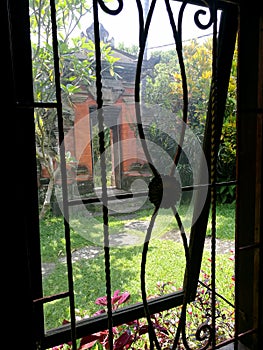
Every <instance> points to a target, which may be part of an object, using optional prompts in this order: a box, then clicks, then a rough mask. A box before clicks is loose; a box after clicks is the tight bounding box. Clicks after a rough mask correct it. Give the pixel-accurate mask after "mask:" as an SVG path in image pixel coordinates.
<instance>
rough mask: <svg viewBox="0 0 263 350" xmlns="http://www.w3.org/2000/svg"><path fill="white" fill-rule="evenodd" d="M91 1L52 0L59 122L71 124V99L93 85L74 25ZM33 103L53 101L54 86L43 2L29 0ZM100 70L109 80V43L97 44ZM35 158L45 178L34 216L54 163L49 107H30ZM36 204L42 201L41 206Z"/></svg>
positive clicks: (85, 45)
mask: <svg viewBox="0 0 263 350" xmlns="http://www.w3.org/2000/svg"><path fill="white" fill-rule="evenodd" d="M91 6H92V1H88V2H86V1H83V0H72V1H65V0H58V1H57V2H56V13H55V14H56V31H57V38H58V45H57V49H58V56H59V57H58V58H59V67H58V68H59V79H60V86H61V99H62V113H63V119H64V124H65V126H67V127H68V128H70V127H71V126H72V124H73V119H74V118H73V115H74V103H73V101H72V97H73V95H75V94H76V93H77V92H80V91H83V90H85V89H86V90H87V88H88V87H89V86H90V85H91V84H94V81H95V44H94V42H92V41H91V40H88V38H87V37H86V36H85V35H84V34H83V33H80V21H81V20H82V19H83V18H84V16H85V15H87V13H88V12H90V10H91ZM29 11H30V25H31V46H32V71H33V90H34V99H35V101H37V102H40V101H41V102H48V103H49V102H57V98H58V96H57V88H56V84H55V82H56V81H55V80H56V77H55V70H54V56H55V55H56V52H54V50H53V30H54V28H52V23H51V9H50V4H49V2H45V1H44V2H43V1H40V0H30V1H29ZM100 45H101V56H102V60H103V61H104V63H105V69H106V70H108V71H109V73H110V74H111V75H112V76H115V72H114V68H115V64H116V62H117V61H118V58H116V57H113V55H112V48H111V46H110V44H109V43H103V42H101V43H100ZM35 125H36V155H37V158H38V162H39V163H40V164H41V167H42V168H43V169H46V171H47V172H48V176H49V179H50V181H49V184H48V186H49V187H48V189H47V191H46V197H45V199H44V205H43V206H42V209H41V212H40V218H42V217H43V216H44V215H45V211H46V210H47V208H49V206H50V198H51V196H52V192H53V188H52V186H53V184H54V181H55V177H56V169H57V168H58V166H59V163H60V156H59V140H58V130H57V129H58V127H57V125H58V120H57V110H56V109H55V108H36V109H35ZM41 205H42V203H41Z"/></svg>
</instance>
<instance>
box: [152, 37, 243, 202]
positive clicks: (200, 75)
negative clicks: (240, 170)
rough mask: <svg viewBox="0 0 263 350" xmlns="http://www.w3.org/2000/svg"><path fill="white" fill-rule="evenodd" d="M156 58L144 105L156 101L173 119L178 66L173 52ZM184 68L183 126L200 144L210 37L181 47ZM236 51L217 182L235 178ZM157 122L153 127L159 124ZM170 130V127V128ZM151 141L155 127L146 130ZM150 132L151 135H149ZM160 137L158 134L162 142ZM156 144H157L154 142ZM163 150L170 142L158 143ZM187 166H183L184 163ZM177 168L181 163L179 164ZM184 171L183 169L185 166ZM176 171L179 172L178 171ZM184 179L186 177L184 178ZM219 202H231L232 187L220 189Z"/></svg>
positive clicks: (177, 111)
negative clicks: (185, 101) (185, 111)
mask: <svg viewBox="0 0 263 350" xmlns="http://www.w3.org/2000/svg"><path fill="white" fill-rule="evenodd" d="M152 55H155V56H157V55H158V56H160V57H161V60H160V63H159V64H156V66H155V68H154V72H153V79H151V78H150V77H148V78H147V90H146V102H147V103H149V104H156V102H157V103H158V104H159V105H160V106H162V107H163V108H166V109H167V110H168V111H170V112H172V113H173V114H174V115H175V116H176V117H181V116H182V107H183V89H182V77H181V71H180V66H179V62H178V57H177V53H176V51H175V50H169V51H164V52H154V53H152ZM183 57H184V65H185V71H186V76H187V89H188V120H187V123H188V125H189V126H190V128H191V130H192V131H193V132H194V133H195V135H196V137H197V138H198V139H199V140H200V142H202V139H203V134H204V130H205V120H206V114H207V108H208V101H209V94H210V83H211V77H212V38H209V39H207V40H206V41H204V42H201V43H200V42H198V41H196V40H191V41H190V42H188V43H185V44H184V45H183ZM236 65H237V57H236V52H235V54H234V57H233V63H232V72H231V77H230V82H229V88H228V96H227V101H226V109H225V116H224V124H223V130H222V135H221V140H220V145H219V155H218V156H219V157H218V159H219V160H218V181H229V180H234V179H235V162H236V116H235V113H236ZM160 123H161V121H158V123H157V125H160ZM171 127H172V125H171ZM149 131H150V132H151V133H152V134H151V135H150V136H148V137H150V138H151V139H153V138H154V137H160V135H158V133H157V132H156V128H155V126H154V127H153V128H149ZM153 131H154V134H153ZM163 137H164V135H162V139H163ZM155 142H157V141H155ZM161 142H162V145H163V147H166V144H167V145H168V148H167V151H168V152H170V151H171V147H172V145H171V142H169V143H168V142H164V141H163V140H162V141H161ZM186 165H187V164H186ZM179 166H181V164H179ZM186 169H187V167H186ZM179 170H180V169H179ZM184 178H186V176H184ZM220 191H221V193H220V194H219V197H218V198H219V200H222V201H232V200H233V198H235V193H234V188H233V187H231V186H223V187H221V189H220Z"/></svg>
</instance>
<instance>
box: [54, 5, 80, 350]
mask: <svg viewBox="0 0 263 350" xmlns="http://www.w3.org/2000/svg"><path fill="white" fill-rule="evenodd" d="M50 12H51V25H52V45H53V55H54V71H55V86H56V99H57V121H58V135H59V145H60V147H59V154H60V166H61V180H62V201H63V218H64V229H65V230H64V234H65V240H66V258H67V272H68V276H67V277H68V288H69V307H70V327H71V341H72V350H76V349H77V344H76V315H75V297H74V283H73V267H72V259H71V240H70V226H69V210H68V209H69V208H68V192H67V171H66V157H65V144H64V122H63V112H62V98H61V84H60V67H59V49H58V38H57V22H56V4H55V1H54V0H50Z"/></svg>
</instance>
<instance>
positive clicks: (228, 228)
mask: <svg viewBox="0 0 263 350" xmlns="http://www.w3.org/2000/svg"><path fill="white" fill-rule="evenodd" d="M178 211H179V213H180V215H181V218H182V220H183V222H187V218H188V215H189V213H188V211H189V210H188V208H187V207H182V208H179V209H178ZM234 211H235V206H234V204H231V205H228V204H223V205H218V207H217V217H218V221H217V236H218V238H221V239H234V222H233V221H234V216H235V215H234ZM151 214H152V210H149V209H148V210H147V209H145V210H142V211H140V212H134V213H132V215H131V214H129V215H115V216H110V219H109V227H110V234H117V233H120V232H123V231H126V232H127V233H130V234H131V233H133V234H135V235H137V236H139V237H142V238H143V237H144V234H145V232H143V230H137V231H136V230H132V229H130V228H129V227H128V228H127V224H128V223H131V222H138V221H140V222H141V221H145V222H146V223H147V222H149V220H150V217H151ZM71 224H72V227H71V250H72V251H74V250H78V249H80V248H83V247H85V246H89V245H96V244H95V243H98V241H96V240H97V239H98V235H99V234H100V235H101V232H102V230H103V223H102V220H101V218H100V217H99V216H98V217H96V218H94V217H92V218H87V217H86V218H83V217H82V216H81V215H75V216H74V218H73V219H72V222H71ZM186 226H187V224H186ZM174 229H177V225H176V222H175V220H174V217H173V216H172V215H171V213H170V212H169V210H161V211H160V213H159V214H158V216H157V220H156V225H155V227H154V230H153V239H152V240H151V242H150V244H149V251H148V254H147V265H146V285H147V294H148V295H155V294H156V293H157V287H156V285H157V282H158V281H162V282H171V283H172V285H173V287H174V288H177V289H178V288H180V287H181V286H182V282H183V276H184V270H185V258H184V250H183V246H182V244H181V243H176V242H173V241H170V240H169V241H168V240H163V239H160V237H161V235H162V234H163V233H165V232H167V231H169V230H174ZM210 229H211V228H210V224H209V227H208V231H207V235H210ZM94 242H95V243H94ZM99 243H101V242H99ZM102 248H103V247H102V246H101V254H99V255H98V256H97V257H95V258H92V259H82V260H79V261H76V262H74V264H73V274H74V287H75V304H76V308H77V310H78V311H77V313H78V314H79V315H80V316H81V317H84V316H87V315H89V316H91V315H92V314H93V313H94V312H96V311H97V310H98V305H96V304H95V300H96V298H97V297H99V296H104V295H105V266H104V256H103V249H102ZM41 252H42V262H44V263H52V264H54V269H53V271H52V272H51V273H50V274H49V275H48V276H47V277H44V278H43V289H44V295H46V296H47V295H52V294H57V293H60V292H64V291H67V290H68V286H67V269H66V264H65V263H62V262H60V258H61V257H62V256H64V255H65V238H64V221H63V218H61V217H50V218H48V219H46V220H43V221H41ZM141 254H142V247H141V245H132V246H127V247H121V248H118V247H114V248H112V249H111V260H110V263H111V282H112V286H111V288H112V292H113V291H114V290H116V289H120V290H121V291H122V292H123V291H129V292H130V294H131V299H130V303H135V302H138V301H140V300H141V291H140V264H141ZM209 258H210V254H209V252H207V251H205V252H204V255H203V263H202V271H204V273H206V274H209V269H210V261H209ZM233 266H234V265H233V261H232V260H231V259H230V254H229V256H227V255H218V257H217V266H216V269H217V273H216V275H217V282H216V286H217V291H218V292H219V293H221V294H222V295H224V297H226V298H227V299H229V300H232V299H233V290H232V289H231V288H229V286H230V284H231V278H232V275H233ZM64 319H69V307H68V299H62V300H59V301H53V302H52V303H48V304H46V305H45V324H46V328H47V329H51V328H54V327H58V326H60V325H61V324H62V322H63V320H64Z"/></svg>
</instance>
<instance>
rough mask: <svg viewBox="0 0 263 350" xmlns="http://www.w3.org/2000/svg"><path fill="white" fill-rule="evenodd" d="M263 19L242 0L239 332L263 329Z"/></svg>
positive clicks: (253, 344) (251, 341) (249, 339)
mask: <svg viewBox="0 0 263 350" xmlns="http://www.w3.org/2000/svg"><path fill="white" fill-rule="evenodd" d="M262 18H263V17H262V2H261V3H259V2H256V3H253V5H252V6H250V4H248V5H247V2H245V1H241V4H240V22H239V25H240V30H239V47H238V48H239V50H238V51H239V54H238V66H239V68H238V121H237V130H238V138H237V144H238V167H237V169H238V170H237V179H238V186H237V188H238V191H237V203H238V206H237V235H236V242H237V247H236V250H237V254H236V258H237V271H236V275H237V276H236V277H237V283H238V286H237V288H236V290H237V308H238V310H239V312H237V328H238V333H242V332H246V331H247V330H249V329H253V328H254V329H256V328H257V327H259V326H261V327H262V289H260V288H258V287H259V285H260V279H261V278H260V271H261V273H262V225H261V224H262V188H261V183H262ZM260 208H261V209H260ZM238 248H239V250H238ZM240 248H241V249H240ZM261 288H262V287H261ZM262 332H263V329H262V328H261V330H260V331H259V332H258V336H260V337H261V345H262ZM242 342H244V343H245V344H246V345H247V346H248V347H249V348H251V349H261V348H262V347H259V344H260V343H259V340H257V336H256V335H248V336H246V337H244V338H242Z"/></svg>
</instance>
